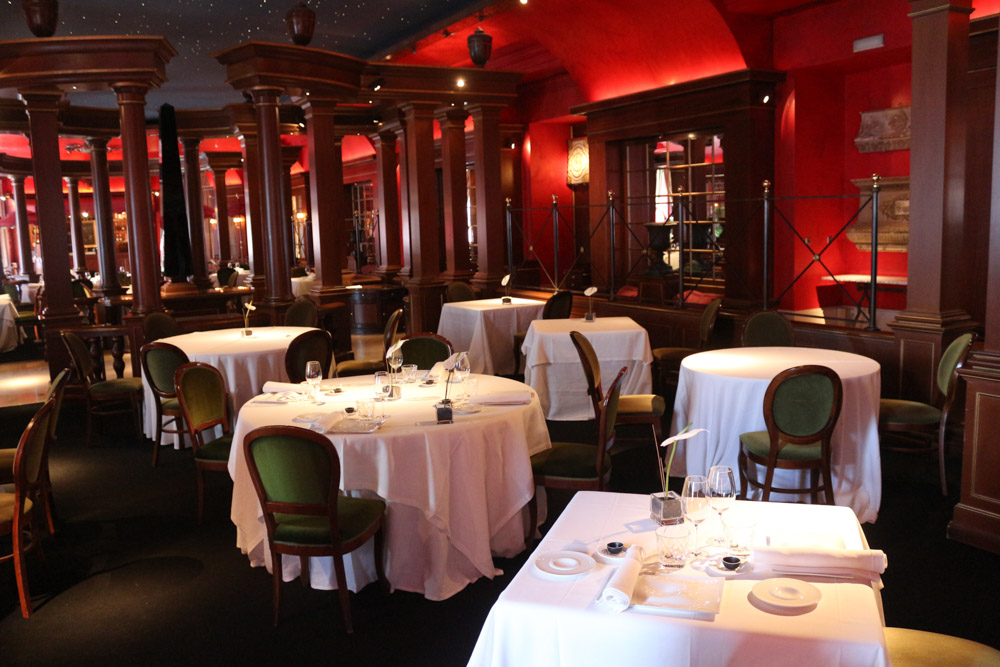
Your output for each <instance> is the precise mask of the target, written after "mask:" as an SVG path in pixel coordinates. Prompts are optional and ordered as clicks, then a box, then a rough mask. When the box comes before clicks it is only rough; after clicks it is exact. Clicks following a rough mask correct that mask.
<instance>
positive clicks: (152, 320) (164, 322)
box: [142, 312, 181, 343]
mask: <svg viewBox="0 0 1000 667" xmlns="http://www.w3.org/2000/svg"><path fill="white" fill-rule="evenodd" d="M180 332H181V328H180V326H179V325H178V324H177V320H175V319H174V318H173V317H171V316H170V315H167V314H166V313H160V312H157V313H150V314H149V315H146V317H144V318H143V320H142V333H143V335H144V336H145V339H146V342H147V343H152V342H153V341H155V340H160V339H161V338H169V337H171V336H176V335H178V334H179V333H180Z"/></svg>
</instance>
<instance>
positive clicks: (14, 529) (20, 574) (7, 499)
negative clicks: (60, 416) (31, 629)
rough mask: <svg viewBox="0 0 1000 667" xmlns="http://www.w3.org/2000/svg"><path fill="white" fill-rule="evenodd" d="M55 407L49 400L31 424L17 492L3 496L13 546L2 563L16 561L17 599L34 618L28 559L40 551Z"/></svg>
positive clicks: (0, 522)
mask: <svg viewBox="0 0 1000 667" xmlns="http://www.w3.org/2000/svg"><path fill="white" fill-rule="evenodd" d="M54 407H55V400H54V399H49V400H48V401H46V402H45V403H44V404H42V407H41V409H40V410H39V411H38V412H37V413H35V416H34V417H32V418H31V421H30V422H28V426H27V428H25V429H24V433H23V434H22V435H21V440H20V442H18V445H17V450H16V452H15V454H14V493H0V536H3V535H10V536H11V542H12V547H13V548H12V549H11V553H10V554H7V555H5V556H2V557H0V562H2V561H6V560H11V559H12V560H13V561H14V578H15V579H16V580H17V596H18V598H19V599H20V602H21V616H23V617H24V618H28V617H30V616H31V592H30V590H29V589H28V574H27V567H26V565H27V564H26V562H25V556H26V555H27V553H28V551H30V550H31V549H34V548H37V549H38V550H39V552H41V539H40V535H41V533H40V531H39V530H38V520H37V517H36V516H35V513H36V512H37V507H38V503H39V498H40V497H41V496H42V495H43V494H44V493H45V488H44V479H45V474H44V472H43V466H44V463H45V460H46V457H47V456H48V446H49V441H50V438H49V420H50V419H51V415H52V411H53V409H54ZM26 538H27V539H26Z"/></svg>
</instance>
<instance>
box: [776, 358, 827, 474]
mask: <svg viewBox="0 0 1000 667" xmlns="http://www.w3.org/2000/svg"><path fill="white" fill-rule="evenodd" d="M842 399H843V390H842V387H841V383H840V376H838V375H837V372H836V371H834V370H833V369H832V368H829V367H827V366H818V365H806V366H796V367H794V368H788V369H786V370H783V371H781V372H780V373H778V374H777V375H776V376H775V377H774V379H773V380H771V383H770V384H769V385H768V386H767V391H766V392H765V393H764V423H765V424H767V433H768V436H769V437H770V439H771V456H772V457H773V458H776V457H777V453H778V451H779V450H780V447H779V441H781V442H785V443H789V444H791V445H811V444H814V443H816V442H817V441H819V442H821V443H822V448H823V457H824V458H826V457H828V456H829V454H830V436H831V435H832V434H833V429H834V427H835V426H836V425H837V419H838V418H839V417H840V408H841V405H842V403H843V400H842Z"/></svg>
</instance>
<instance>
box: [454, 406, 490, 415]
mask: <svg viewBox="0 0 1000 667" xmlns="http://www.w3.org/2000/svg"><path fill="white" fill-rule="evenodd" d="M482 410H483V406H481V405H476V404H475V403H456V404H455V405H453V406H452V411H453V412H454V413H455V414H456V415H474V414H476V413H477V412H482Z"/></svg>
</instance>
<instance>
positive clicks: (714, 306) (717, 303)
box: [698, 299, 722, 350]
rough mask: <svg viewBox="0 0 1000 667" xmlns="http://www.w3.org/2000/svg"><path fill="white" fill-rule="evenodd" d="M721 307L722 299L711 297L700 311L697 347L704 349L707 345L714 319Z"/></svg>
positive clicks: (713, 327) (716, 317) (713, 326)
mask: <svg viewBox="0 0 1000 667" xmlns="http://www.w3.org/2000/svg"><path fill="white" fill-rule="evenodd" d="M721 307H722V299H712V300H711V301H709V302H708V305H706V306H705V310H703V311H701V320H700V321H699V322H698V349H700V350H704V349H705V348H707V347H708V339H709V338H710V337H711V336H712V330H713V329H715V320H716V319H718V317H719V309H720V308H721Z"/></svg>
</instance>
